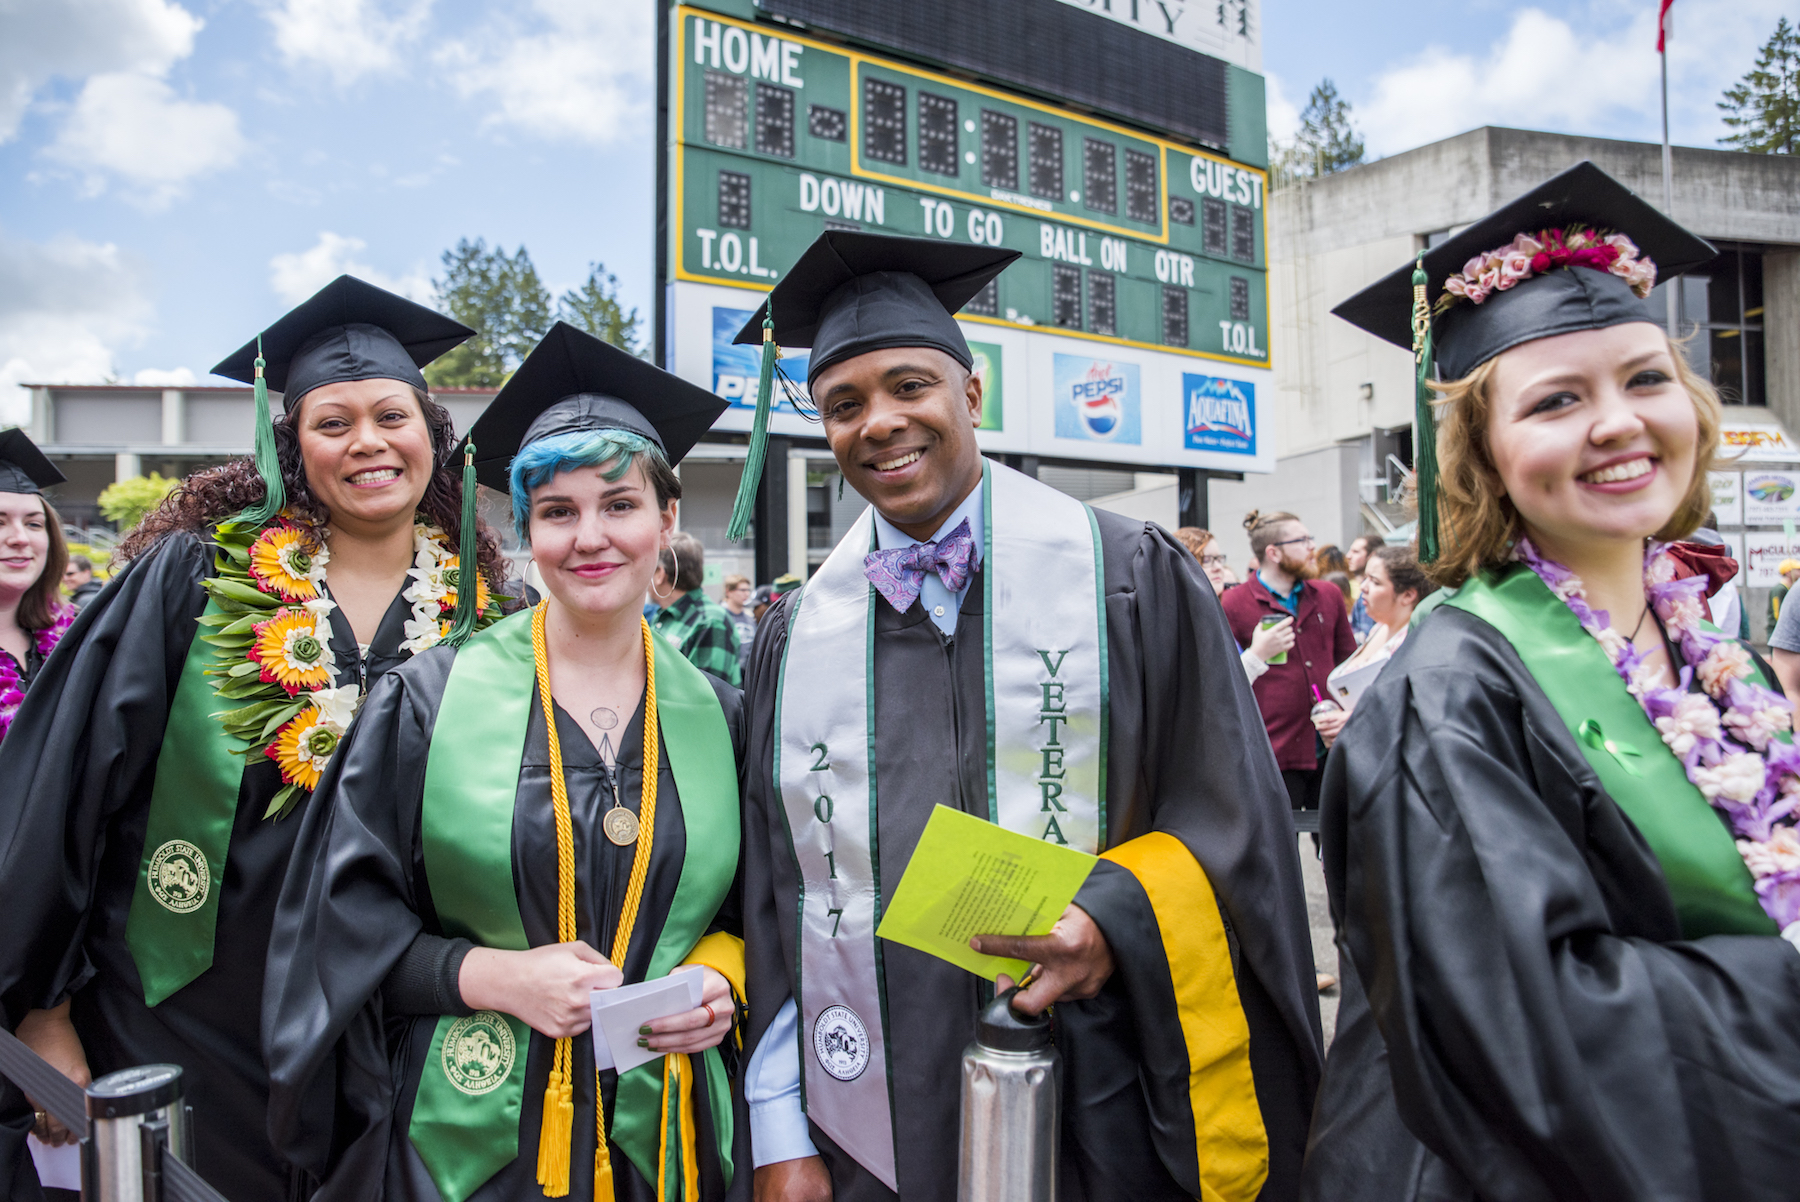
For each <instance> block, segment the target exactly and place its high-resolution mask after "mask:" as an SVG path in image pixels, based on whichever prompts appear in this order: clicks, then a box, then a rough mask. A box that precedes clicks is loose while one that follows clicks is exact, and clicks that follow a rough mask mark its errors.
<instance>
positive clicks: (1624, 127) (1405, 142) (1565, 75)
mask: <svg viewBox="0 0 1800 1202" xmlns="http://www.w3.org/2000/svg"><path fill="white" fill-rule="evenodd" d="M1782 6H1783V0H1690V2H1689V3H1687V4H1686V5H1685V6H1683V7H1679V8H1677V9H1676V12H1677V13H1679V14H1681V17H1680V20H1679V21H1678V23H1677V25H1676V28H1675V35H1674V37H1673V38H1672V39H1671V42H1670V56H1669V72H1670V78H1669V114H1670V120H1671V123H1672V137H1673V138H1674V140H1675V141H1677V142H1681V143H1684V144H1690V145H1701V146H1710V145H1713V144H1714V142H1715V140H1716V139H1717V138H1718V136H1719V134H1720V132H1722V130H1723V126H1722V125H1721V124H1720V122H1719V115H1718V110H1717V109H1716V108H1715V107H1714V102H1715V101H1717V100H1718V98H1719V96H1720V93H1721V92H1722V91H1723V90H1724V89H1725V88H1726V87H1728V86H1729V85H1730V84H1731V83H1733V82H1734V81H1735V80H1736V79H1737V78H1738V77H1739V76H1741V75H1742V74H1743V73H1744V72H1745V71H1747V70H1749V68H1750V66H1751V64H1752V62H1753V60H1754V59H1755V55H1756V48H1757V47H1758V46H1760V45H1761V44H1762V43H1763V42H1764V41H1765V40H1766V39H1767V38H1768V36H1769V33H1770V32H1771V31H1772V30H1773V29H1774V27H1775V21H1776V18H1777V16H1779V15H1780V12H1781V9H1782ZM1561 11H1562V13H1563V15H1558V16H1552V15H1551V14H1549V13H1547V12H1544V11H1543V10H1541V9H1536V8H1527V9H1523V10H1521V11H1520V12H1519V13H1518V14H1517V16H1515V17H1514V18H1513V23H1512V26H1511V27H1510V28H1509V29H1508V30H1507V32H1506V34H1505V36H1504V37H1502V38H1501V39H1500V40H1499V41H1498V42H1496V43H1494V44H1493V45H1491V46H1489V47H1488V48H1487V49H1486V50H1484V51H1480V52H1477V53H1462V52H1457V51H1452V50H1449V49H1446V48H1444V47H1442V46H1428V47H1427V48H1426V49H1425V50H1423V51H1421V52H1420V53H1419V54H1418V55H1416V56H1415V57H1413V58H1411V59H1410V60H1408V61H1406V62H1403V63H1401V64H1400V65H1398V66H1395V67H1392V68H1390V69H1388V70H1387V71H1385V72H1383V73H1382V74H1381V75H1379V76H1378V77H1377V78H1376V80H1375V82H1374V85H1373V89H1372V95H1371V97H1370V98H1369V99H1368V100H1366V101H1364V102H1361V103H1358V104H1357V105H1356V107H1355V119H1356V121H1357V123H1358V124H1359V125H1360V126H1361V127H1362V129H1363V130H1364V131H1365V133H1366V134H1367V141H1368V146H1369V153H1370V155H1371V156H1379V155H1387V154H1395V153H1398V152H1399V151H1402V150H1409V149H1411V148H1413V147H1415V146H1420V145H1423V144H1425V143H1427V142H1434V141H1437V140H1438V139H1440V138H1446V137H1450V136H1452V135H1454V134H1458V133H1462V132H1463V131H1465V130H1469V129H1474V128H1476V127H1478V126H1482V125H1507V126H1515V127H1522V128H1527V129H1545V130H1550V131H1553V132H1560V133H1575V134H1589V135H1597V136H1607V137H1623V138H1632V139H1638V140H1647V141H1656V140H1660V139H1661V136H1662V127H1661V115H1660V114H1661V107H1660V106H1661V101H1660V97H1659V94H1658V91H1659V82H1658V81H1659V77H1660V70H1661V64H1659V63H1658V61H1657V54H1656V15H1655V14H1656V6H1655V5H1654V4H1649V3H1645V4H1629V5H1627V4H1625V3H1622V2H1621V0H1596V2H1595V3H1593V4H1590V5H1586V6H1570V7H1569V8H1568V9H1566V10H1561ZM1272 126H1273V114H1271V127H1272Z"/></svg>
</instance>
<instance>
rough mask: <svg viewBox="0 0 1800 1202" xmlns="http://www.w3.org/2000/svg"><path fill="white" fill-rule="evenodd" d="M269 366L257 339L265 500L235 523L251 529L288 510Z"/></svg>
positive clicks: (259, 463) (259, 464) (259, 456)
mask: <svg viewBox="0 0 1800 1202" xmlns="http://www.w3.org/2000/svg"><path fill="white" fill-rule="evenodd" d="M267 366H268V363H267V362H266V361H265V360H264V359H263V356H262V338H261V336H260V335H259V336H258V337H257V339H256V381H255V390H256V474H257V475H259V476H261V477H262V481H263V499H262V503H261V504H260V505H252V506H250V507H249V508H248V509H246V510H244V511H243V512H242V513H240V514H238V515H237V517H236V518H235V519H234V520H235V521H237V522H240V523H242V524H244V525H245V526H249V527H252V528H254V527H257V526H261V525H263V524H264V523H266V522H268V521H269V520H270V519H271V518H273V517H274V516H275V515H276V514H278V513H280V512H281V511H282V510H283V509H285V508H287V489H286V487H284V486H283V485H282V483H281V456H280V455H279V454H277V453H276V450H275V417H274V415H273V414H272V413H271V412H270V410H269V384H268V381H267V380H265V379H263V369H264V368H265V367H267Z"/></svg>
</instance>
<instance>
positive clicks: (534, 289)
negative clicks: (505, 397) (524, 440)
mask: <svg viewBox="0 0 1800 1202" xmlns="http://www.w3.org/2000/svg"><path fill="white" fill-rule="evenodd" d="M443 263H444V274H443V277H442V278H440V279H434V280H433V281H432V282H431V284H432V288H433V289H434V290H435V293H436V299H437V307H438V308H439V309H440V310H441V311H442V312H444V313H447V314H449V315H450V316H451V317H454V318H455V319H456V320H457V321H460V322H462V323H463V324H464V325H466V326H468V327H470V328H471V329H473V330H474V331H475V337H473V338H471V339H469V340H468V341H467V342H465V343H463V344H462V345H461V346H459V347H457V348H456V349H455V350H453V351H451V352H450V353H448V354H447V355H445V356H444V357H443V358H441V359H439V360H438V361H437V362H436V363H433V364H432V365H431V366H430V367H427V368H426V369H425V380H426V382H427V383H428V384H430V385H431V386H432V387H433V388H498V387H499V386H500V385H502V384H504V383H505V382H506V377H508V376H510V375H511V374H512V373H513V372H514V371H515V370H517V368H518V366H519V364H520V362H521V361H523V360H524V358H525V356H526V355H527V354H528V353H530V351H531V348H532V347H534V346H536V345H537V342H538V339H540V338H542V337H543V336H544V333H545V331H547V330H548V329H549V328H550V322H551V316H550V308H551V304H550V290H549V289H548V288H546V287H544V281H543V280H542V279H540V278H539V277H538V272H537V267H536V266H535V265H533V263H532V262H531V255H530V254H529V253H527V252H526V250H525V248H524V247H523V246H520V247H519V249H518V250H516V251H514V252H513V253H512V254H510V255H508V254H507V253H506V248H505V247H502V246H495V247H494V248H493V249H492V250H489V249H488V245H487V240H486V239H484V238H477V239H475V240H474V241H473V242H471V241H470V240H469V239H467V238H464V239H462V240H461V241H459V242H457V244H456V245H455V246H454V247H453V248H451V249H450V250H447V251H445V252H444V257H443Z"/></svg>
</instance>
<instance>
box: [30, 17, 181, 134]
mask: <svg viewBox="0 0 1800 1202" xmlns="http://www.w3.org/2000/svg"><path fill="white" fill-rule="evenodd" d="M201 24H202V22H201V21H200V19H199V18H198V17H196V16H194V15H193V14H192V13H190V12H188V11H187V10H186V9H185V8H182V7H181V6H180V5H179V4H172V3H169V0H13V2H11V3H4V4H0V26H3V27H4V29H5V36H4V37H0V142H5V141H7V140H8V139H10V138H11V137H12V136H13V135H14V134H15V133H17V132H18V128H19V121H20V120H21V119H22V118H23V117H24V115H25V110H26V109H27V108H28V107H29V106H30V104H31V101H32V98H33V96H35V95H36V94H37V91H38V89H40V88H41V87H43V86H44V84H46V83H48V82H49V81H50V80H51V79H53V78H57V77H61V78H64V79H82V78H85V77H87V76H89V75H93V74H97V73H102V72H109V71H139V72H145V73H147V74H150V75H162V74H163V73H165V72H167V71H168V69H169V68H170V67H171V66H173V65H174V64H175V63H176V62H177V61H179V60H180V59H183V58H186V57H187V56H188V55H189V54H191V53H192V52H193V49H194V35H195V34H196V33H198V32H199V31H200V27H201Z"/></svg>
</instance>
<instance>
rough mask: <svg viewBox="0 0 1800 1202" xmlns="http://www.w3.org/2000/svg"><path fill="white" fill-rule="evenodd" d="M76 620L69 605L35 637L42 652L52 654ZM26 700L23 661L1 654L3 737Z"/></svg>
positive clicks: (0, 720)
mask: <svg viewBox="0 0 1800 1202" xmlns="http://www.w3.org/2000/svg"><path fill="white" fill-rule="evenodd" d="M74 620H75V607H74V606H73V605H65V606H63V607H62V611H61V612H60V613H58V614H57V615H56V620H55V621H54V622H52V623H50V625H48V626H46V627H44V629H42V630H40V631H38V632H37V634H36V635H35V636H33V641H34V642H36V644H37V651H38V654H39V655H49V654H50V652H51V651H52V650H54V649H55V647H56V644H57V643H59V642H61V641H62V636H63V633H64V632H65V631H66V630H68V629H69V624H70V623H71V622H73V621H74ZM24 702H25V688H24V676H23V673H22V671H21V666H20V664H19V663H18V662H17V661H16V660H14V659H13V657H12V656H10V655H6V654H0V739H4V738H5V737H6V732H7V731H8V730H10V729H12V721H13V715H14V714H16V713H18V712H19V706H21V705H23V704H24Z"/></svg>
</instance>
